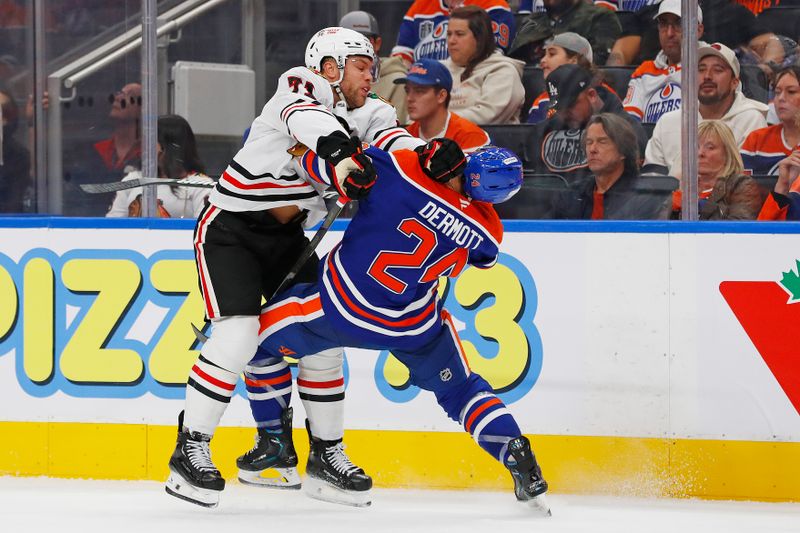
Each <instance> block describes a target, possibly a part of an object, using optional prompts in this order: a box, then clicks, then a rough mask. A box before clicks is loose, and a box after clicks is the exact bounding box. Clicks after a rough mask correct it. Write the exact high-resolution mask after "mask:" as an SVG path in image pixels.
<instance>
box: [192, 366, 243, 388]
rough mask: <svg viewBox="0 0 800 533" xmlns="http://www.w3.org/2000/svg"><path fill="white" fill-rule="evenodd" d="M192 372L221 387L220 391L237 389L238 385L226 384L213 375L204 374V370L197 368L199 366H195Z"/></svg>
mask: <svg viewBox="0 0 800 533" xmlns="http://www.w3.org/2000/svg"><path fill="white" fill-rule="evenodd" d="M192 372H194V373H195V374H197V375H198V376H200V377H201V378H203V379H204V380H205V381H208V382H209V383H211V384H212V385H216V386H217V387H219V388H220V389H225V390H227V391H232V390H233V389H235V388H236V383H233V384H231V383H225V382H224V381H222V380H219V379H217V378H215V377H214V376H212V375H209V374H206V373H205V372H203V370H202V369H201V368H200V367H199V366H197V365H194V366H193V367H192Z"/></svg>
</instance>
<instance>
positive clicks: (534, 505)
mask: <svg viewBox="0 0 800 533" xmlns="http://www.w3.org/2000/svg"><path fill="white" fill-rule="evenodd" d="M522 503H524V504H525V505H527V506H528V507H530V508H531V509H533V510H534V511H536V514H538V515H541V516H553V513H552V512H551V511H550V505H548V504H547V498H545V495H544V494H539V495H538V496H534V497H533V498H531V499H530V500H527V501H524V502H522Z"/></svg>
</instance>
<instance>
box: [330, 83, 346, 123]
mask: <svg viewBox="0 0 800 533" xmlns="http://www.w3.org/2000/svg"><path fill="white" fill-rule="evenodd" d="M331 89H333V91H334V92H335V93H336V96H338V97H339V101H338V102H336V103H335V104H334V105H333V114H334V115H336V116H337V117H339V118H343V119H345V120H347V99H345V97H344V93H343V92H342V88H341V87H340V86H339V84H338V83H336V84H332V85H331Z"/></svg>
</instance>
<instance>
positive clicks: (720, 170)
mask: <svg viewBox="0 0 800 533" xmlns="http://www.w3.org/2000/svg"><path fill="white" fill-rule="evenodd" d="M697 143H698V147H697V191H698V196H699V199H700V207H699V210H698V213H699V218H700V220H755V219H756V217H758V212H759V211H760V210H761V205H762V204H763V203H764V196H763V194H762V193H761V189H760V188H759V186H758V183H756V182H755V180H754V179H753V178H751V177H750V176H745V175H744V174H743V171H744V164H743V163H742V157H741V155H739V148H738V147H737V145H736V140H735V138H734V137H733V132H732V131H731V129H730V128H729V127H728V126H727V125H726V124H725V123H724V122H722V121H720V120H706V121H703V122H701V123H700V126H699V127H698V128H697ZM676 193H679V191H676ZM676 200H677V204H676ZM673 213H674V214H677V218H680V194H676V195H675V196H674V197H673Z"/></svg>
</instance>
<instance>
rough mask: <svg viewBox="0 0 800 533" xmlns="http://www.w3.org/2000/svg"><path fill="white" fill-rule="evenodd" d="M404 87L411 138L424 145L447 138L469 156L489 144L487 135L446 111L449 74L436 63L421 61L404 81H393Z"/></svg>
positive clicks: (410, 69)
mask: <svg viewBox="0 0 800 533" xmlns="http://www.w3.org/2000/svg"><path fill="white" fill-rule="evenodd" d="M395 83H398V84H399V83H402V84H404V85H405V87H406V104H407V108H408V116H409V118H410V119H411V120H413V122H412V123H411V124H409V125H408V126H406V129H407V130H408V132H409V133H410V134H411V135H413V136H414V137H419V138H420V139H423V140H425V141H429V140H431V139H436V138H439V137H446V138H448V139H452V140H454V141H455V142H456V143H457V144H458V145H459V146H460V147H461V149H462V150H463V151H464V152H472V151H475V150H477V149H478V148H480V147H482V146H486V145H488V144H489V143H490V140H489V135H488V134H487V133H486V132H485V131H483V130H482V129H481V128H480V127H479V126H477V125H475V124H473V123H472V122H470V121H469V120H467V119H465V118H462V117H460V116H458V115H456V114H455V113H451V112H450V111H448V110H447V107H448V105H449V104H450V89H451V88H452V87H453V78H452V76H451V75H450V71H448V70H447V68H446V67H445V66H444V65H443V64H441V63H440V62H438V61H436V60H435V59H420V60H419V61H417V62H416V63H414V64H413V65H411V68H409V70H408V75H407V76H406V77H405V78H399V79H397V80H395Z"/></svg>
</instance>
